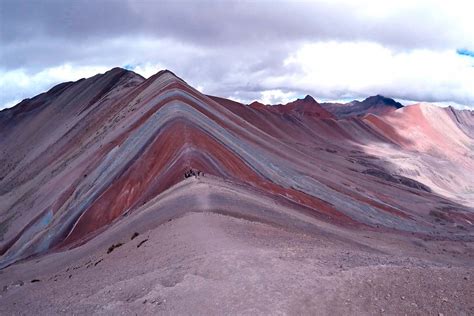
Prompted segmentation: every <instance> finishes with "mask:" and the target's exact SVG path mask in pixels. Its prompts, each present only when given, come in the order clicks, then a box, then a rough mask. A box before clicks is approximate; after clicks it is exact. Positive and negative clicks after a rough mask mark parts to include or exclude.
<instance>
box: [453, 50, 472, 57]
mask: <svg viewBox="0 0 474 316" xmlns="http://www.w3.org/2000/svg"><path fill="white" fill-rule="evenodd" d="M456 53H458V55H462V56H469V57H474V51H472V50H469V49H466V48H460V49H457V50H456Z"/></svg>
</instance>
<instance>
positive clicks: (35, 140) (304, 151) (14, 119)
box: [0, 69, 474, 267]
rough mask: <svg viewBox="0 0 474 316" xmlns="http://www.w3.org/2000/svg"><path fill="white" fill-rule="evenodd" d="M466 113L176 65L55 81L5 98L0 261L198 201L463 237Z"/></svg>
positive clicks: (200, 206)
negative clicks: (261, 87)
mask: <svg viewBox="0 0 474 316" xmlns="http://www.w3.org/2000/svg"><path fill="white" fill-rule="evenodd" d="M384 113H385V112H384ZM441 121H442V122H444V125H441V124H439V123H440V122H441ZM443 126H444V127H443ZM473 126H474V125H473V123H472V115H471V114H469V112H464V111H454V110H452V109H432V108H431V106H428V107H427V106H419V105H415V106H412V107H408V108H404V109H399V110H396V111H395V110H394V111H387V113H386V114H385V115H380V116H376V115H373V114H372V115H365V116H363V117H360V118H357V117H353V118H347V119H337V118H336V117H335V116H334V115H333V114H331V113H330V112H328V111H327V110H325V109H324V108H323V107H322V106H321V105H320V104H319V103H317V102H316V101H315V100H314V99H313V98H311V97H310V96H307V97H306V98H304V99H301V100H296V101H294V102H291V103H289V104H286V105H278V106H274V107H271V106H265V105H261V104H251V105H250V106H247V105H243V104H240V103H237V102H234V101H230V100H226V99H223V98H219V97H210V96H206V95H203V94H201V93H200V92H198V91H197V90H195V89H193V88H192V87H190V86H189V85H187V84H186V83H185V82H184V81H183V80H182V79H180V78H178V77H176V76H175V75H174V74H173V73H171V72H169V71H162V72H159V73H158V74H156V75H154V76H152V77H150V78H149V79H147V80H145V79H143V78H142V77H140V76H138V75H136V74H134V73H132V72H129V71H125V70H122V69H113V70H111V71H110V72H108V73H105V74H103V75H98V76H95V77H92V78H89V79H85V80H80V81H78V82H75V83H67V84H62V85H59V86H57V87H55V88H53V89H51V90H50V91H48V92H47V93H45V94H42V95H39V96H37V97H35V98H33V99H31V100H26V101H23V102H22V103H20V104H19V105H18V106H17V107H15V108H13V109H10V110H5V111H2V112H0V134H1V135H2V138H1V140H0V144H1V146H2V147H1V149H2V157H1V161H2V162H4V164H3V165H2V169H1V170H0V171H1V178H0V194H1V196H0V223H1V226H0V250H1V253H2V258H1V263H0V266H2V267H4V266H7V265H9V264H11V263H14V262H16V261H18V260H21V259H24V258H27V257H29V256H31V255H37V254H41V253H44V252H47V251H49V250H58V251H59V250H62V249H64V248H68V247H73V246H76V245H79V244H81V243H84V242H86V241H87V240H89V239H90V238H93V237H94V236H96V235H97V234H99V233H100V234H104V233H107V231H108V230H109V229H112V228H113V227H117V225H121V222H122V221H121V219H122V218H123V217H125V216H126V217H128V220H132V221H136V222H137V225H138V223H141V224H140V225H142V226H143V225H145V226H146V225H148V226H150V225H159V224H160V223H163V222H165V221H166V220H168V219H170V218H174V217H177V216H180V215H182V214H184V213H186V212H191V211H196V212H201V211H202V212H217V213H224V214H230V215H231V216H235V217H243V218H248V219H252V220H256V221H262V222H265V223H272V224H275V225H279V226H288V227H293V228H295V229H301V230H305V231H311V230H312V229H313V230H321V229H323V228H324V229H326V230H330V227H333V226H334V225H335V226H337V227H339V228H341V227H342V228H344V229H348V230H351V229H359V230H380V231H384V230H386V231H391V232H396V233H400V234H404V233H415V234H422V235H425V236H428V237H429V236H431V237H434V236H436V237H437V238H450V239H456V238H458V239H463V240H468V239H470V238H472V237H473V236H472V234H473V230H472V223H473V221H474V215H473V210H472V208H471V206H472V203H473V200H474V198H473V195H472V194H473V192H474V189H473V187H474V185H473V180H472V179H470V177H469V176H468V175H469V173H471V174H472V172H473V170H474V166H473V155H472V149H473V148H474V141H473V139H472V127H473ZM19 144H21V145H19ZM190 169H193V170H196V173H195V174H197V176H196V177H197V178H198V179H194V177H191V179H185V175H187V174H188V173H187V172H188V171H189V170H190ZM454 175H456V176H454ZM173 192H179V194H178V193H173ZM335 226H334V227H335ZM459 227H463V228H462V229H461V228H459Z"/></svg>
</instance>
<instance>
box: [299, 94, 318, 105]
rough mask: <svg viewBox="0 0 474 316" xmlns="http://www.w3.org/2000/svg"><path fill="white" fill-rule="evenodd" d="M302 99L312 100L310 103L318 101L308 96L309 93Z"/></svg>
mask: <svg viewBox="0 0 474 316" xmlns="http://www.w3.org/2000/svg"><path fill="white" fill-rule="evenodd" d="M303 101H305V102H312V103H318V102H317V101H316V100H315V99H314V98H313V97H312V96H310V95H309V94H307V95H306V96H305V97H304V99H303Z"/></svg>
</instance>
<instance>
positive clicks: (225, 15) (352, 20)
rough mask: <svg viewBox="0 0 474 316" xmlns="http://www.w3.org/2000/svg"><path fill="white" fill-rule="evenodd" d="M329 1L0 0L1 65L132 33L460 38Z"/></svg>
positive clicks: (440, 28)
mask: <svg viewBox="0 0 474 316" xmlns="http://www.w3.org/2000/svg"><path fill="white" fill-rule="evenodd" d="M331 3H332V2H329V3H323V2H318V3H313V4H308V3H305V2H292V3H283V2H279V1H272V2H270V1H261V2H258V3H256V2H250V1H158V2H156V1H112V0H98V1H97V0H95V1H88V0H75V1H59V0H55V1H53V0H45V1H31V0H30V1H25V0H14V1H11V0H3V1H2V3H1V7H2V10H1V12H2V13H1V18H2V22H1V23H2V27H1V45H2V47H3V49H2V56H1V57H2V58H1V59H2V67H5V68H15V67H19V66H21V65H24V64H25V63H28V64H34V63H37V64H38V65H44V62H46V63H54V60H56V61H57V62H60V61H61V59H66V60H68V59H74V60H77V58H78V57H80V56H78V55H84V56H86V55H87V53H88V52H87V47H88V46H91V45H92V46H97V44H98V42H101V41H104V40H106V39H111V38H127V37H130V36H136V35H140V36H143V37H150V38H167V39H174V40H175V41H179V42H184V43H188V44H192V45H197V46H206V47H212V48H219V47H222V46H236V45H239V46H242V45H248V46H249V47H248V48H249V49H251V48H253V47H255V49H265V47H266V46H275V45H280V44H281V43H289V42H294V41H314V40H328V39H332V40H334V39H336V40H370V41H376V42H380V43H384V44H387V45H392V46H394V47H398V48H402V49H403V48H413V47H425V46H426V47H445V46H446V45H454V44H457V43H456V42H457V41H459V40H460V39H459V38H457V37H454V38H453V36H452V34H453V33H454V31H455V30H452V32H451V31H450V32H446V27H451V28H452V27H453V25H446V24H447V22H446V21H444V19H443V17H440V16H437V17H433V16H430V15H426V14H423V12H420V10H421V9H419V8H414V9H408V10H406V11H404V12H403V16H401V14H394V15H390V16H388V17H386V18H385V19H383V20H381V19H379V18H377V17H373V16H370V15H367V14H364V12H358V11H357V10H356V6H354V5H351V4H350V2H347V3H346V4H343V5H341V4H340V3H337V4H336V3H333V4H331ZM415 17H416V20H415ZM411 18H413V19H414V21H416V22H414V21H412V22H410V19H411ZM414 27H416V30H417V32H413V28H414ZM461 35H462V34H460V36H461ZM52 47H55V48H56V49H57V54H54V55H53V56H51V54H48V52H50V50H51V49H52ZM84 48H86V49H85V50H84ZM83 50H84V52H83ZM82 52H83V53H82Z"/></svg>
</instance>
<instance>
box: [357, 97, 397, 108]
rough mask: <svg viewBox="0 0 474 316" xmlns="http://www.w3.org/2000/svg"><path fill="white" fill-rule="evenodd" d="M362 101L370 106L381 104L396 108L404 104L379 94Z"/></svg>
mask: <svg viewBox="0 0 474 316" xmlns="http://www.w3.org/2000/svg"><path fill="white" fill-rule="evenodd" d="M361 103H363V104H366V105H368V106H380V105H388V106H391V107H394V108H396V109H399V108H402V107H403V105H402V104H401V103H399V102H397V101H395V100H394V99H391V98H386V97H384V96H383V95H380V94H377V95H374V96H371V97H368V98H367V99H365V100H364V101H362V102H361Z"/></svg>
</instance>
